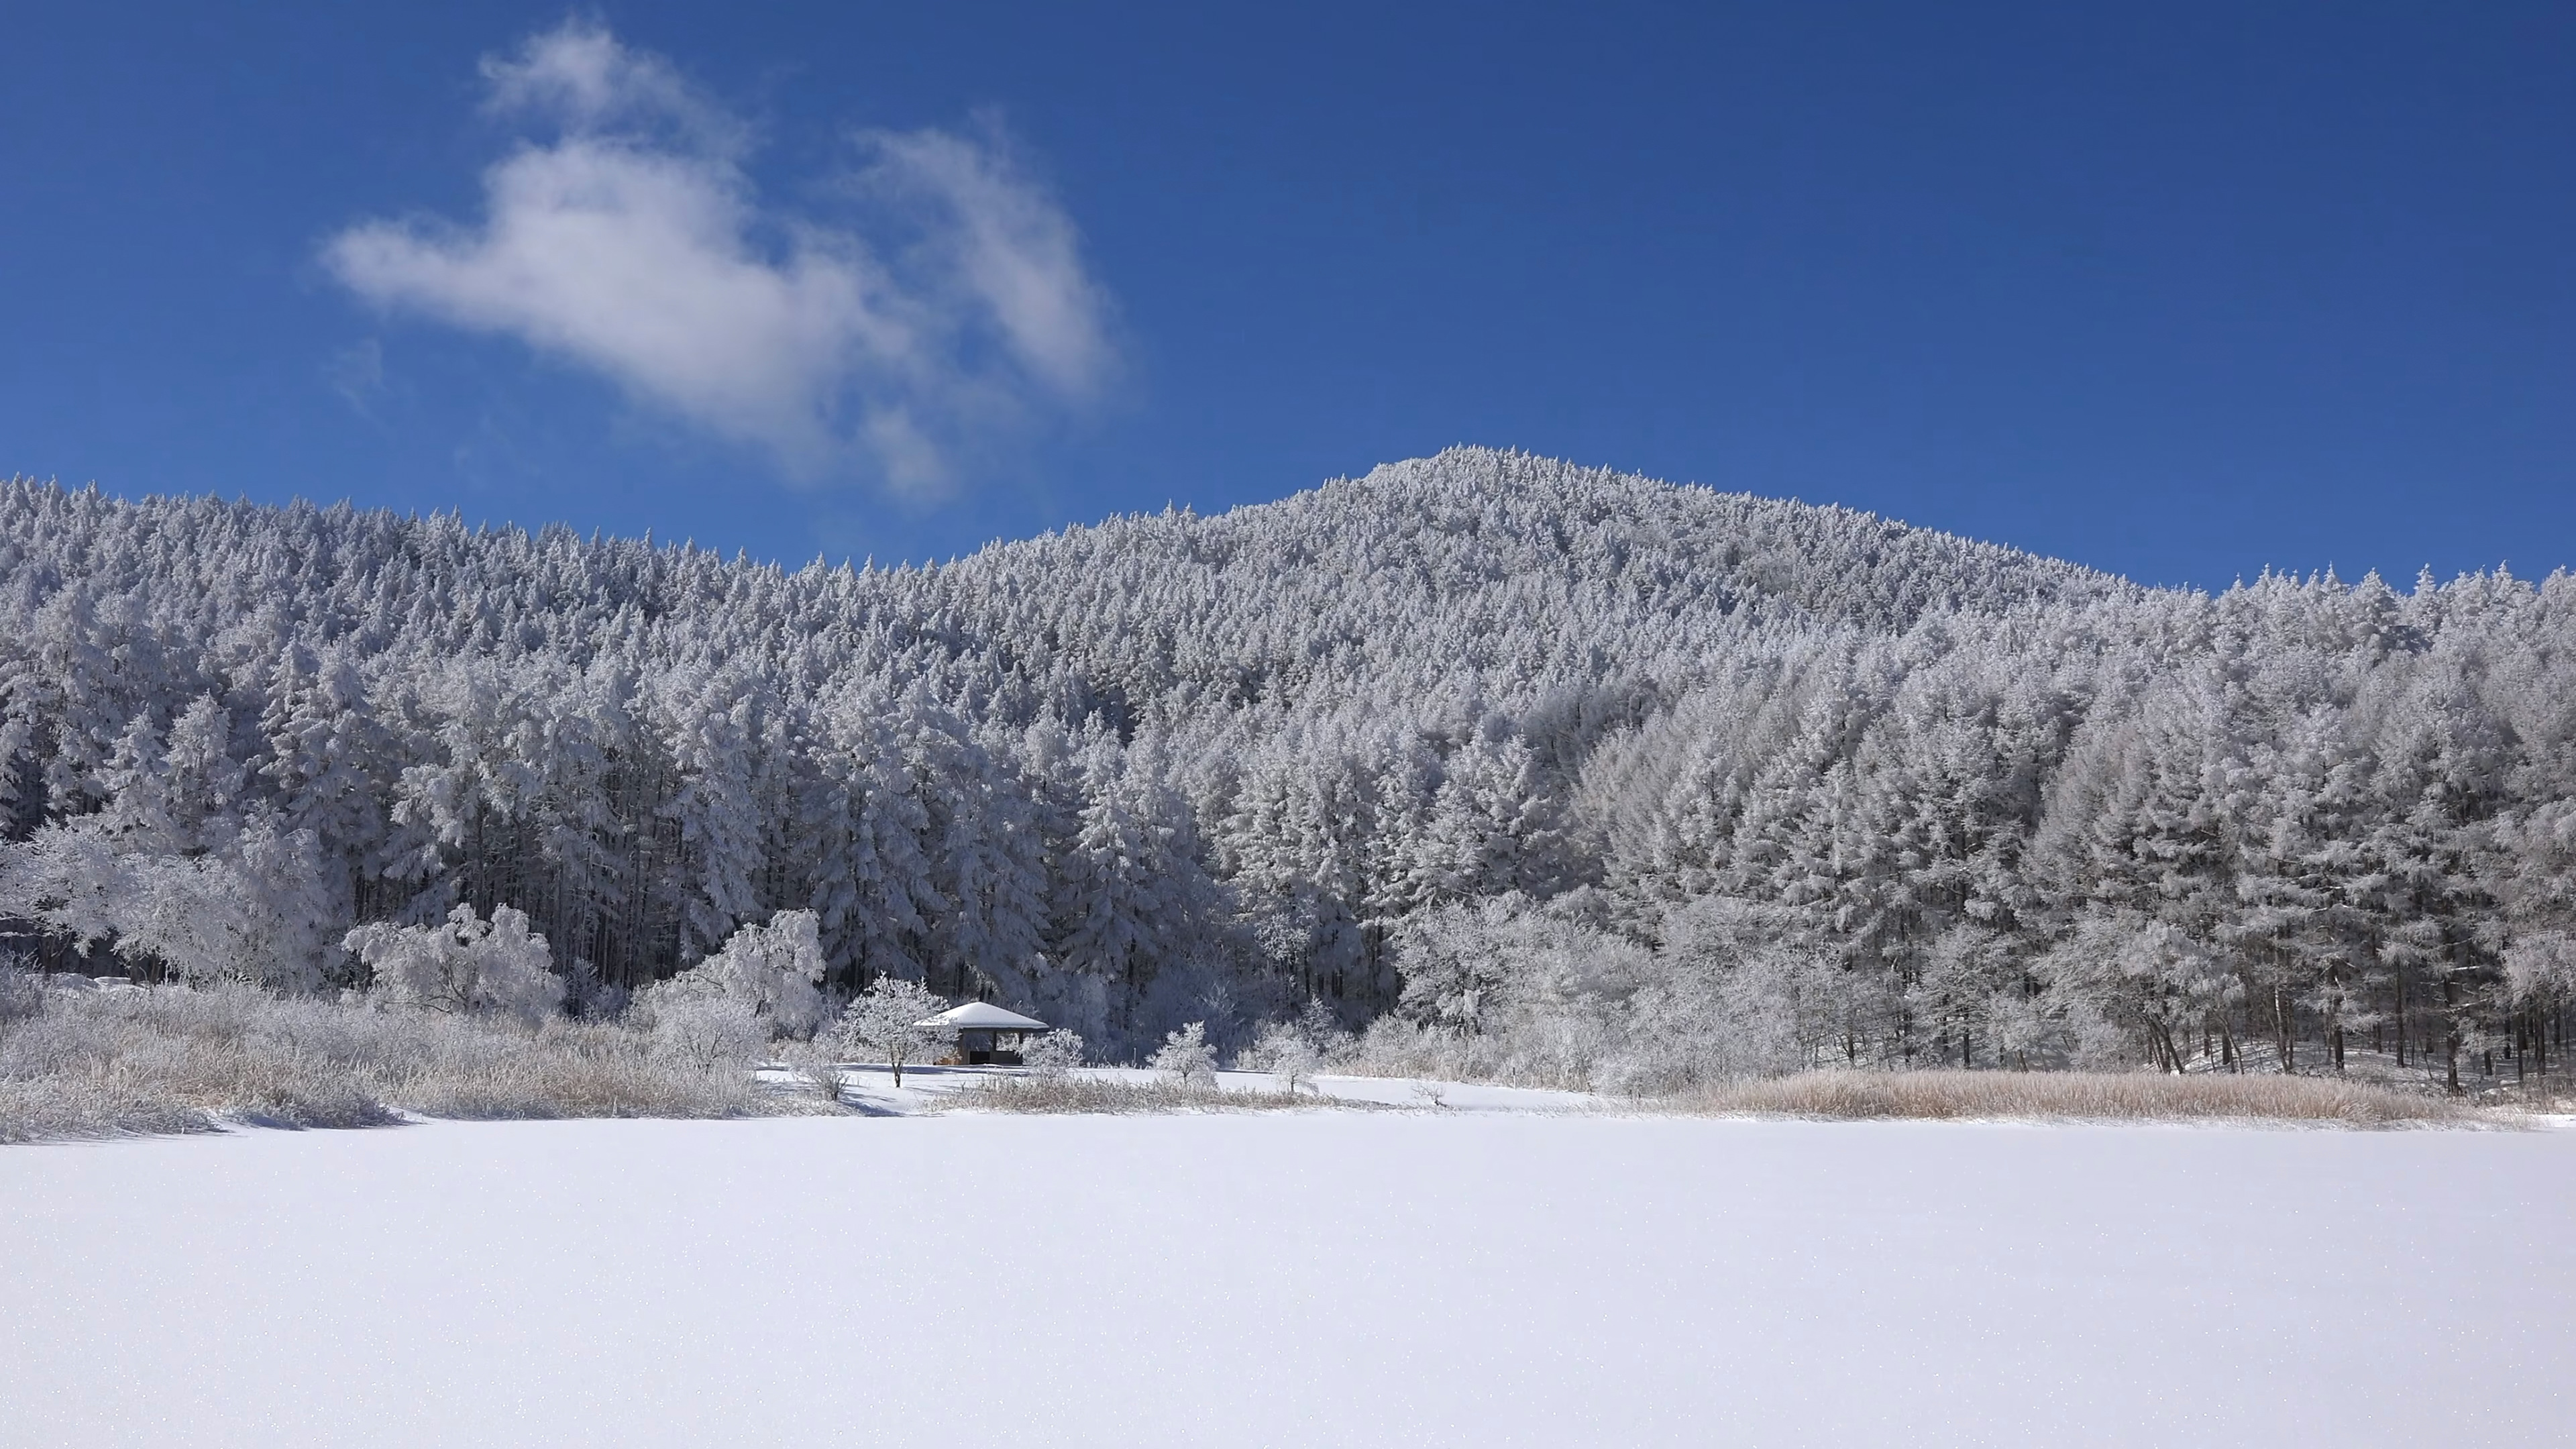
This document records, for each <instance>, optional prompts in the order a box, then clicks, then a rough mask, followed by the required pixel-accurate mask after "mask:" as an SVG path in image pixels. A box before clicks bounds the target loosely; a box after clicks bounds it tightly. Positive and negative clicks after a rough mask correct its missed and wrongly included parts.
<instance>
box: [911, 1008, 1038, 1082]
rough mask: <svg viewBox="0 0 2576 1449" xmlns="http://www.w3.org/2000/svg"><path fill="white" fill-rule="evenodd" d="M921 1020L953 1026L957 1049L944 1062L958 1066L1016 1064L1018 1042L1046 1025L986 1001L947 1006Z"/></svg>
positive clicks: (1018, 1053) (1017, 1059)
mask: <svg viewBox="0 0 2576 1449" xmlns="http://www.w3.org/2000/svg"><path fill="white" fill-rule="evenodd" d="M921 1024H922V1025H923V1026H946V1027H954V1028H956V1030H957V1050H956V1053H955V1054H954V1055H953V1056H951V1057H950V1058H948V1060H947V1062H946V1065H950V1066H960V1067H1016V1066H1018V1065H1019V1064H1020V1044H1021V1043H1022V1042H1024V1041H1027V1040H1028V1039H1029V1038H1030V1037H1032V1036H1035V1035H1037V1034H1038V1033H1039V1032H1042V1031H1044V1030H1046V1029H1047V1024H1046V1023H1045V1022H1043V1021H1039V1020H1037V1019H1036V1018H1034V1017H1027V1016H1022V1015H1020V1014H1019V1013H1018V1012H1016V1011H1004V1010H1003V1009H1002V1008H1000V1007H998V1006H995V1005H993V1004H992V1003H991V1002H988V1001H970V1002H967V1003H966V1004H965V1005H964V1006H956V1007H951V1008H949V1009H948V1010H946V1011H943V1012H941V1013H939V1014H938V1015H937V1016H934V1017H932V1018H930V1019H929V1020H928V1021H925V1022H923V1023H921Z"/></svg>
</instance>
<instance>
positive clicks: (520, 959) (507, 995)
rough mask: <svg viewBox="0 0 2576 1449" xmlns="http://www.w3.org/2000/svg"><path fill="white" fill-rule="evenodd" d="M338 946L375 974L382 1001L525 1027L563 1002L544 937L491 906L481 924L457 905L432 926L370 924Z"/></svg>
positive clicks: (523, 917)
mask: <svg viewBox="0 0 2576 1449" xmlns="http://www.w3.org/2000/svg"><path fill="white" fill-rule="evenodd" d="M342 945H343V946H344V947H346V949H347V950H348V951H349V952H350V953H351V954H352V955H355V956H356V957H357V958H358V959H359V960H360V961H363V962H365V963H366V965H367V968H368V969H369V970H370V971H372V972H373V973H375V989H376V990H377V992H378V993H380V994H381V995H382V996H383V997H384V999H385V1000H387V1001H390V1002H393V1003H396V1004H399V1005H406V1006H422V1007H427V1008H428V1009H430V1010H431V1011H438V1012H459V1013H466V1012H470V1013H480V1014H486V1015H495V1016H508V1017H515V1018H517V1019H519V1020H521V1021H524V1022H526V1023H527V1024H528V1025H531V1026H534V1025H535V1024H536V1023H538V1022H540V1021H542V1020H544V1019H545V1018H546V1017H547V1016H549V1015H552V1014H553V1013H554V1011H555V1009H556V1008H557V1007H558V1006H560V1005H561V1004H562V1002H563V992H564V987H563V980H562V978H561V977H558V976H556V975H555V974H554V972H553V970H552V969H551V967H552V965H553V960H554V958H553V955H552V953H550V952H549V951H548V950H547V949H546V938H545V937H543V936H540V935H536V934H534V933H532V932H531V931H529V930H528V917H527V914H526V913H525V912H523V911H520V910H516V909H514V908H512V907H509V906H494V907H493V908H492V919H491V920H489V921H485V920H482V919H480V918H478V917H477V916H476V915H475V914H474V908H473V907H472V906H458V907H457V908H456V909H455V910H453V911H450V912H448V915H447V919H446V920H444V921H442V922H440V923H439V924H437V925H435V926H397V925H394V924H392V923H390V922H386V921H378V922H376V923H374V924H373V925H367V926H361V927H359V928H358V929H356V930H354V931H351V932H350V933H349V934H348V936H347V937H346V938H345V939H344V940H343V942H342Z"/></svg>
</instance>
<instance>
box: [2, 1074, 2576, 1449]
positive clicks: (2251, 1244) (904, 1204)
mask: <svg viewBox="0 0 2576 1449" xmlns="http://www.w3.org/2000/svg"><path fill="white" fill-rule="evenodd" d="M2571 1189H2576V1134H2571V1133H2569V1132H2565V1131H2558V1130H2540V1131H2530V1132H2395V1133H2350V1132H2333V1131H2297V1130H2278V1129H2275V1130H2248V1129H2238V1128H2213V1127H2202V1128H2159V1127H2137V1126H2045V1127H2042V1126H2026V1125H2025V1126H2010V1125H1994V1124H1977V1125H1960V1124H1923V1123H1800V1122H1748V1121H1710V1120H1688V1119H1672V1118H1643V1117H1610V1116H1591V1115H1585V1116H1557V1117H1550V1116H1538V1115H1525V1114H1524V1115H1505V1114H1495V1115H1483V1116H1463V1115H1448V1114H1433V1113H1428V1112H1424V1113H1391V1112H1320V1113H1291V1114H1215V1115H1194V1116H1163V1117H1071V1118H1030V1117H1018V1116H1008V1115H943V1116H934V1117H928V1118H919V1119H908V1120H882V1119H880V1120H869V1119H853V1118H833V1119H815V1118H803V1119H781V1120H758V1121H738V1122H657V1121H592V1122H530V1123H485V1124H449V1123H438V1124H429V1125H422V1126H413V1127H402V1128H393V1129H386V1130H380V1131H372V1132H310V1133H288V1132H258V1131H254V1132H242V1133H234V1134H228V1135H225V1136H221V1137H214V1138H198V1139H186V1140H164V1141H153V1142H134V1141H128V1142H115V1143H87V1144H66V1145H55V1146H44V1147H32V1148H19V1149H15V1150H12V1151H10V1152H8V1153H6V1154H0V1225H5V1234H6V1244H7V1251H6V1253H5V1255H0V1405H5V1406H6V1407H7V1412H6V1413H5V1414H0V1442H5V1443H7V1444H10V1445H22V1444H23V1445H55V1444H67V1443H83V1444H135V1445H144V1444H149V1445H154V1446H160V1445H167V1444H215V1445H233V1444H238V1445H263V1446H268V1445H279V1446H291V1445H306V1444H312V1445H321V1444H349V1443H369V1444H489V1443H562V1444H592V1443H596V1444H621V1445H639V1444H657V1445H658V1444H671V1445H698V1444H708V1443H718V1442H724V1443H753V1444H760V1443H794V1442H809V1441H829V1442H840V1443H864V1444H887V1445H890V1444H900V1443H908V1442H922V1443H927V1442H934V1441H937V1442H945V1441H948V1440H951V1439H955V1438H957V1437H959V1435H961V1434H963V1433H966V1432H968V1431H969V1429H970V1428H972V1427H974V1426H985V1427H986V1428H989V1429H990V1430H991V1431H992V1432H994V1433H995V1434H997V1435H1001V1434H1011V1433H1034V1434H1037V1435H1039V1436H1041V1437H1043V1438H1044V1439H1045V1440H1047V1441H1048V1442H1050V1443H1058V1444H1075V1445H1117V1446H1121V1449H1130V1446H1134V1445H1139V1444H1177V1443H1209V1444H1247V1445H1360V1444H1462V1445H1463V1444H1477V1445H1488V1444H1546V1445H1564V1444H1574V1443H1622V1444H1676V1445H1678V1444H1689V1445H1707V1444H1716V1443H1759V1444H1838V1445H1847V1444H1851V1443H1888V1442H1905V1443H1924V1444H2016V1443H2033V1442H2064V1443H2082V1444H2137V1445H2153V1444H2170V1443H2174V1442H2178V1441H2181V1440H2185V1439H2202V1438H2220V1439H2226V1440H2230V1441H2240V1440H2241V1441H2251V1442H2269V1443H2331V1442H2356V1443H2394V1442H2401V1441H2405V1440H2408V1439H2412V1438H2417V1437H2419V1436H2420V1437H2421V1438H2422V1439H2423V1440H2424V1441H2425V1442H2435V1441H2439V1442H2452V1441H2455V1440H2461V1439H2480V1440H2484V1439H2488V1438H2496V1439H2499V1440H2500V1441H2502V1440H2516V1439H2518V1441H2519V1442H2551V1441H2553V1440H2556V1439H2558V1438H2560V1437H2561V1436H2563V1435H2564V1434H2565V1433H2567V1432H2568V1430H2569V1428H2570V1424H2571V1406H2570V1404H2569V1401H2568V1398H2567V1393H2568V1384H2569V1382H2570V1381H2569V1378H2568V1375H2567V1373H2566V1366H2567V1364H2568V1363H2570V1362H2576V1317H2571V1316H2570V1315H2568V1314H2567V1313H2566V1312H2565V1309H2564V1303H2565V1289H2566V1288H2567V1287H2568V1285H2569V1284H2570V1283H2571V1282H2576V1238H2571V1236H2570V1235H2569V1234H2568V1233H2567V1232H2566V1231H2565V1223H2566V1213H2567V1208H2568V1204H2569V1199H2570V1190H2571ZM2398 1385H2411V1386H2412V1387H2411V1388H2409V1389H2407V1390H2406V1391H2402V1392H2400V1391H2395V1389H2396V1386H2398Z"/></svg>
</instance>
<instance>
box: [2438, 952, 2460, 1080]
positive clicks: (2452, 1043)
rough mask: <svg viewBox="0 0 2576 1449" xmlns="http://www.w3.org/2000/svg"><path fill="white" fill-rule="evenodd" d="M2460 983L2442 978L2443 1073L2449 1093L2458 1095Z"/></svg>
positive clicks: (2446, 977) (2448, 978)
mask: <svg viewBox="0 0 2576 1449" xmlns="http://www.w3.org/2000/svg"><path fill="white" fill-rule="evenodd" d="M2459 1004H2460V984H2459V983H2458V982H2457V981H2454V980H2453V979H2451V978H2450V977H2448V976H2445V977H2443V978H2442V1058H2443V1074H2444V1076H2445V1078H2446V1079H2447V1081H2448V1084H2449V1086H2450V1089H2451V1095H2452V1096H2454V1097H2456V1096H2459V1095H2460V1013H2459Z"/></svg>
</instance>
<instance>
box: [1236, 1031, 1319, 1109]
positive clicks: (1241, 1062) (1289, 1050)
mask: <svg viewBox="0 0 2576 1449" xmlns="http://www.w3.org/2000/svg"><path fill="white" fill-rule="evenodd" d="M1323 1061H1324V1054H1323V1053H1322V1052H1321V1051H1319V1050H1317V1049H1316V1046H1315V1043H1314V1041H1313V1040H1312V1039H1311V1038H1309V1037H1308V1036H1307V1034H1306V1033H1305V1032H1304V1031H1303V1030H1302V1029H1300V1028H1299V1027H1298V1026H1297V1024H1296V1023H1294V1022H1285V1021H1280V1022H1272V1023H1271V1024H1270V1025H1268V1026H1266V1027H1263V1028H1262V1029H1261V1035H1259V1036H1258V1037H1255V1038H1254V1039H1253V1042H1252V1045H1250V1046H1248V1047H1246V1048H1244V1049H1243V1051H1242V1053H1241V1054H1240V1055H1238V1056H1237V1057H1236V1058H1235V1065H1236V1066H1237V1067H1239V1068H1241V1069H1243V1070H1245V1071H1250V1072H1268V1073H1270V1074H1271V1075H1272V1076H1275V1077H1277V1078H1278V1079H1279V1090H1281V1091H1283V1092H1293V1091H1296V1090H1297V1087H1298V1084H1300V1083H1302V1082H1304V1081H1306V1080H1307V1079H1308V1078H1310V1077H1312V1076H1314V1075H1315V1072H1316V1069H1317V1068H1319V1067H1321V1066H1322V1065H1323Z"/></svg>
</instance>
